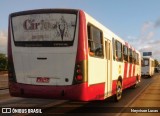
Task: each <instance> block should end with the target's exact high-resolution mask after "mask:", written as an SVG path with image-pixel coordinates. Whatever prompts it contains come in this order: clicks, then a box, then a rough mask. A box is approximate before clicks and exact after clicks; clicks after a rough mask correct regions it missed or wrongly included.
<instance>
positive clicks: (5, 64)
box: [0, 54, 8, 71]
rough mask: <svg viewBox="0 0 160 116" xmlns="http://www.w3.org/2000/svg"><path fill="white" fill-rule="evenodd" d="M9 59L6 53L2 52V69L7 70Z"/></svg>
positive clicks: (0, 67) (0, 65) (0, 64)
mask: <svg viewBox="0 0 160 116" xmlns="http://www.w3.org/2000/svg"><path fill="white" fill-rule="evenodd" d="M7 64H8V60H7V57H6V56H5V54H0V71H1V70H7Z"/></svg>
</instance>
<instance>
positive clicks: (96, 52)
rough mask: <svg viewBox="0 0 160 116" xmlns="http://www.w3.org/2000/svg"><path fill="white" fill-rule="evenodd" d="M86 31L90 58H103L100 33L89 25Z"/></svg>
mask: <svg viewBox="0 0 160 116" xmlns="http://www.w3.org/2000/svg"><path fill="white" fill-rule="evenodd" d="M87 30H88V45H89V54H90V55H91V56H96V57H103V44H102V43H103V41H102V32H101V31H100V30H99V29H98V28H96V27H94V26H91V25H88V27H87Z"/></svg>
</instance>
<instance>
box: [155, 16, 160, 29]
mask: <svg viewBox="0 0 160 116" xmlns="http://www.w3.org/2000/svg"><path fill="white" fill-rule="evenodd" d="M154 27H155V28H158V27H160V18H159V19H158V20H157V21H156V22H155V24H154Z"/></svg>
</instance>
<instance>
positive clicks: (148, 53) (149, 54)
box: [143, 52, 152, 56]
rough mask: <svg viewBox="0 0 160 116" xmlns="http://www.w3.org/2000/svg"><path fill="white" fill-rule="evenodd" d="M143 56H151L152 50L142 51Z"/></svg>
mask: <svg viewBox="0 0 160 116" xmlns="http://www.w3.org/2000/svg"><path fill="white" fill-rule="evenodd" d="M143 56H152V52H143Z"/></svg>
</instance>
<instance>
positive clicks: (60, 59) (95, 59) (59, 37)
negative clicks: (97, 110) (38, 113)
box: [8, 9, 141, 101]
mask: <svg viewBox="0 0 160 116" xmlns="http://www.w3.org/2000/svg"><path fill="white" fill-rule="evenodd" d="M8 61H9V92H10V95H11V96H15V97H27V98H30V97H32V98H53V99H67V100H79V101H91V100H104V99H106V98H108V97H110V96H114V98H115V100H116V101H118V100H120V99H121V97H122V91H123V90H124V89H126V88H128V87H131V86H133V87H136V85H137V84H138V83H139V82H140V78H141V62H140V61H141V55H140V52H139V51H137V50H136V49H135V48H133V47H132V46H131V45H130V44H129V43H128V42H126V41H124V40H123V39H121V38H120V37H118V36H117V35H115V34H114V33H113V32H112V31H110V30H109V29H107V28H106V27H104V26H103V25H102V24H100V23H99V22H98V21H96V20H95V19H94V18H93V17H91V16H90V15H88V14H87V13H86V12H84V11H83V10H78V9H36V10H29V11H20V12H15V13H12V14H10V16H9V29H8Z"/></svg>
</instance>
